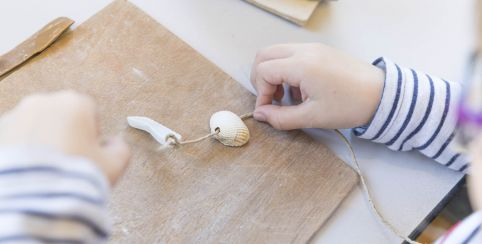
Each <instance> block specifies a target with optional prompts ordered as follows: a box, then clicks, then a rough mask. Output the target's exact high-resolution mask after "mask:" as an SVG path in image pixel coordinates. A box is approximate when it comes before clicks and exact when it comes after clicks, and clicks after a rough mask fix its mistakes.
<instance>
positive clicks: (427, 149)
mask: <svg viewBox="0 0 482 244" xmlns="http://www.w3.org/2000/svg"><path fill="white" fill-rule="evenodd" d="M373 64H374V65H375V66H377V67H379V68H381V69H383V70H384V71H385V84H384V88H383V94H382V99H381V101H380V104H379V107H378V109H377V111H376V113H375V115H374V117H373V119H372V121H371V122H370V124H368V125H367V126H363V127H357V128H354V129H353V133H354V134H355V135H356V136H358V137H360V138H364V139H369V140H372V141H374V142H377V143H383V144H385V145H387V146H388V148H390V149H392V150H396V151H409V150H418V151H420V152H421V153H422V154H424V155H425V156H427V157H430V158H432V159H434V160H435V161H437V162H438V163H440V164H443V165H445V166H447V167H448V168H450V169H453V170H457V171H461V172H467V167H468V161H467V158H466V157H465V156H464V155H461V154H459V153H457V152H455V151H454V150H453V147H452V144H453V143H454V136H455V133H456V117H455V116H456V111H455V109H456V103H457V102H458V97H459V95H460V89H461V88H460V85H459V84H457V83H452V82H449V81H446V80H443V79H440V78H438V77H435V76H431V75H428V74H424V73H422V72H418V71H415V70H413V69H409V68H404V67H401V66H399V65H397V64H395V63H393V62H391V61H390V60H388V59H385V58H379V59H377V60H376V61H375V62H374V63H373Z"/></svg>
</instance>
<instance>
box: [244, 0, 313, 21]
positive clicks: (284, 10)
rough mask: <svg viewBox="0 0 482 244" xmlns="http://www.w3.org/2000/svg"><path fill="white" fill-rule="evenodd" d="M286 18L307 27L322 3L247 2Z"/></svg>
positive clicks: (302, 0)
mask: <svg viewBox="0 0 482 244" xmlns="http://www.w3.org/2000/svg"><path fill="white" fill-rule="evenodd" d="M245 1H246V2H249V3H251V4H253V5H255V6H258V7H260V8H262V9H264V10H267V11H269V12H271V13H273V14H276V15H278V16H280V17H282V18H285V19H287V20H289V21H291V22H293V23H295V24H297V25H301V26H303V25H306V23H308V20H309V19H310V17H311V15H312V14H313V12H314V11H315V9H316V7H317V6H318V4H319V3H320V1H314V0H245Z"/></svg>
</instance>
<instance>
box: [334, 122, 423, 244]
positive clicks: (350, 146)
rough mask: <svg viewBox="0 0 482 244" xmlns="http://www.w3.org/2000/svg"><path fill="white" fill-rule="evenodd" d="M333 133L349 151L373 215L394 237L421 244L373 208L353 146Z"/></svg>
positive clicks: (411, 243)
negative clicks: (405, 234)
mask: <svg viewBox="0 0 482 244" xmlns="http://www.w3.org/2000/svg"><path fill="white" fill-rule="evenodd" d="M334 131H335V133H336V134H337V135H338V137H339V138H340V139H341V140H342V141H343V142H344V143H345V145H346V146H347V147H348V150H350V153H351V156H352V159H353V162H354V165H355V167H353V168H354V170H355V171H356V172H357V174H358V176H359V177H360V181H361V184H362V187H363V190H364V192H365V194H366V196H367V199H368V203H369V205H370V207H371V209H372V210H373V212H374V213H375V215H376V216H377V217H378V219H379V220H380V221H381V222H382V223H383V224H384V225H385V226H386V227H387V228H388V229H389V230H390V231H391V232H393V233H394V234H395V235H397V236H398V237H400V238H401V239H402V240H404V241H406V242H408V243H410V244H421V243H420V242H417V241H414V240H412V239H410V238H409V237H406V236H404V235H403V234H401V233H400V231H398V230H397V228H395V227H394V226H393V225H391V224H390V223H389V222H388V221H387V220H386V219H385V218H384V217H383V215H382V214H381V213H380V212H379V211H378V209H377V207H376V206H375V203H374V202H373V197H372V194H371V193H370V190H369V189H368V185H367V183H366V180H365V177H363V175H362V173H361V170H360V165H359V164H358V160H357V158H356V155H355V151H354V150H353V146H352V145H351V143H350V142H349V141H348V139H347V138H346V137H345V135H343V134H342V133H341V132H340V131H339V130H336V129H335V130H334Z"/></svg>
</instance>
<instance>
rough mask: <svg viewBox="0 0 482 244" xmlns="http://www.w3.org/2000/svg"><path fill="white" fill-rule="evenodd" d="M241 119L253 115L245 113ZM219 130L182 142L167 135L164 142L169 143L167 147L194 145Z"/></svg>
mask: <svg viewBox="0 0 482 244" xmlns="http://www.w3.org/2000/svg"><path fill="white" fill-rule="evenodd" d="M239 117H240V118H241V120H245V119H249V118H251V117H253V113H245V114H243V115H241V116H239ZM219 132H220V130H219V129H217V130H216V131H215V132H213V133H209V134H207V135H204V136H201V137H199V138H196V139H192V140H184V141H179V140H178V139H177V138H176V137H175V136H174V135H168V136H167V139H166V141H167V142H169V145H185V144H191V143H196V142H200V141H203V140H205V139H208V138H211V137H213V136H215V135H217V134H219Z"/></svg>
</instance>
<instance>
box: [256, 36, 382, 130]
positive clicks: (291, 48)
mask: <svg viewBox="0 0 482 244" xmlns="http://www.w3.org/2000/svg"><path fill="white" fill-rule="evenodd" d="M383 82H384V73H383V71H382V70H380V69H379V68H377V67H375V66H373V65H371V64H368V63H365V62H362V61H359V60H357V59H354V58H352V57H350V56H349V55H346V54H343V53H341V52H339V51H337V50H335V49H333V48H330V47H328V46H325V45H322V44H284V45H276V46H272V47H268V48H266V49H263V50H261V51H259V52H258V54H257V56H256V60H255V62H254V64H253V68H252V71H251V83H252V84H253V86H254V87H255V88H256V90H257V92H258V98H257V101H256V109H255V111H254V118H255V119H257V120H259V121H266V122H268V123H269V124H271V125H272V126H273V127H275V128H277V129H282V130H290V129H297V128H326V129H333V128H352V127H356V126H362V125H366V124H368V123H369V122H370V120H371V119H372V117H373V115H374V113H375V112H376V109H377V106H378V104H379V102H380V99H381V94H382V90H383ZM283 83H286V84H287V85H289V86H291V93H292V96H293V98H294V99H298V100H299V99H301V100H302V101H303V102H302V103H301V104H299V105H295V106H277V105H272V100H273V99H275V100H280V99H281V98H282V97H283V95H284V91H283V87H282V84H283Z"/></svg>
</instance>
